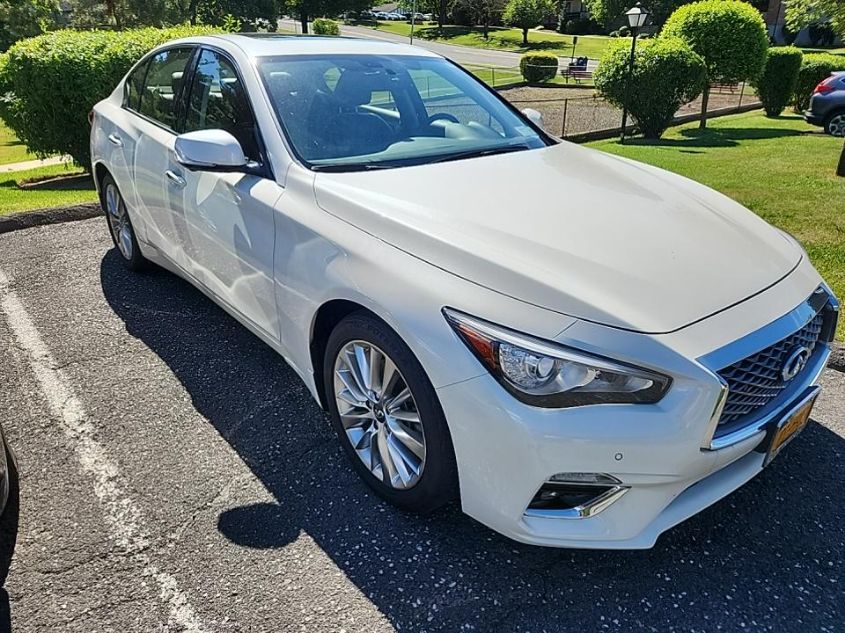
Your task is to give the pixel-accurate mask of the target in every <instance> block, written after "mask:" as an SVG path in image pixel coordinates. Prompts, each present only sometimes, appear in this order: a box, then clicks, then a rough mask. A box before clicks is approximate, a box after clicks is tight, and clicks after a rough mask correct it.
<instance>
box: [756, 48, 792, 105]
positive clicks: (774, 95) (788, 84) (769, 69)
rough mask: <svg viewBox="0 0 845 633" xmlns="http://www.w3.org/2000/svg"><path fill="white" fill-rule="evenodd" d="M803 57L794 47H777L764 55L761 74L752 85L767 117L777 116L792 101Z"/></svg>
mask: <svg viewBox="0 0 845 633" xmlns="http://www.w3.org/2000/svg"><path fill="white" fill-rule="evenodd" d="M803 56H804V55H803V54H802V53H801V49H800V48H795V47H794V46H778V47H776V48H770V49H769V50H768V52H767V53H766V63H765V65H764V66H763V72H761V73H760V76H759V77H757V78H756V79H755V80H754V82H753V84H754V87H755V88H756V89H757V94H758V95H759V96H760V101H761V102H762V103H763V108H764V109H765V110H766V114H767V115H768V116H778V115H779V114H780V113H781V112H783V109H784V108H785V107H786V106H787V105H788V104H789V102H790V101H792V95H793V93H794V92H795V84H796V82H797V81H798V71H799V70H800V69H801V59H802V58H803Z"/></svg>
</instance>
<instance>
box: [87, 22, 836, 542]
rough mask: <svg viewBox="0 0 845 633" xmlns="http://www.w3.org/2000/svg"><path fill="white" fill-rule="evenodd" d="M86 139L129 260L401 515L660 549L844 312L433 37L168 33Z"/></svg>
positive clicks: (767, 248) (793, 406)
mask: <svg viewBox="0 0 845 633" xmlns="http://www.w3.org/2000/svg"><path fill="white" fill-rule="evenodd" d="M91 150H92V156H93V171H94V174H95V176H96V182H97V187H98V190H99V192H100V196H101V201H102V205H103V208H104V210H105V215H106V218H107V220H108V228H109V231H110V233H111V236H112V238H113V240H114V244H115V247H116V249H117V251H118V252H119V254H120V256H121V258H122V260H123V261H124V262H125V264H126V266H127V267H128V268H129V269H131V270H133V271H137V270H141V269H142V268H144V267H145V266H148V265H149V264H150V263H151V262H152V263H155V264H157V265H159V266H162V267H164V268H166V269H169V270H170V271H172V272H174V273H176V274H178V275H181V276H182V277H184V278H185V279H186V280H188V281H189V282H190V283H192V284H194V285H195V286H196V287H198V288H199V289H200V290H202V291H203V292H204V293H206V294H207V295H208V296H209V297H210V298H211V299H213V300H214V301H215V302H217V303H218V304H219V305H220V306H221V307H222V308H223V309H225V310H226V311H227V312H229V313H230V314H231V315H232V316H234V317H235V318H236V319H237V320H238V321H240V322H241V323H242V324H243V325H244V326H245V327H247V328H248V329H249V330H251V331H252V332H254V333H255V334H256V335H257V336H259V337H260V338H261V339H263V340H264V341H265V342H266V343H267V344H268V345H270V346H271V347H272V348H273V349H275V350H276V351H277V352H278V353H279V354H280V355H281V356H282V357H283V358H284V359H285V360H286V361H287V362H288V363H289V364H290V366H291V367H292V368H293V369H294V370H295V371H296V372H297V374H298V375H299V376H300V377H301V379H302V380H303V381H304V383H305V384H306V385H307V386H308V388H309V390H310V391H311V393H312V395H313V397H314V399H315V400H316V402H317V403H318V404H319V406H321V407H322V408H323V409H325V410H326V411H327V412H328V414H329V416H330V418H331V421H332V423H333V425H334V427H335V429H336V431H337V435H338V437H339V441H340V443H341V444H342V445H343V447H344V449H345V451H346V453H347V454H348V456H349V461H350V464H351V465H352V467H354V468H355V469H356V470H357V471H358V473H359V474H360V476H361V477H362V478H363V479H364V481H366V482H367V484H369V486H371V487H372V489H373V490H375V492H377V493H378V494H379V495H381V496H382V497H383V498H385V499H387V500H388V501H390V502H392V503H394V504H396V505H397V506H400V507H402V508H405V509H410V510H415V511H421V512H424V511H429V510H432V509H434V508H437V507H439V506H442V505H444V504H447V503H449V502H452V501H456V502H458V503H459V504H460V507H461V508H462V509H463V510H464V512H466V513H467V514H469V515H471V516H473V517H475V518H476V519H477V520H479V521H481V522H483V523H485V524H486V525H488V526H490V527H492V528H494V529H495V530H498V531H499V532H501V533H503V534H505V535H507V536H509V537H511V538H514V539H517V540H520V541H524V542H527V543H534V544H542V545H552V546H568V547H603V548H647V547H651V546H652V545H653V544H654V543H655V541H656V539H657V537H658V536H659V535H660V534H661V533H662V532H663V531H665V530H667V529H668V528H670V527H671V526H673V525H676V524H677V523H679V522H680V521H683V520H684V519H686V518H687V517H689V516H691V515H693V514H695V513H696V512H698V511H700V510H702V509H703V508H705V507H707V506H708V505H710V504H712V503H713V502H715V501H717V500H718V499H720V498H722V497H724V496H725V495H727V494H728V493H730V492H731V491H733V490H734V489H736V488H737V487H739V486H740V485H742V484H743V483H745V482H746V481H748V480H749V479H750V478H752V477H753V476H755V475H756V474H757V473H759V472H760V470H761V469H762V468H763V467H764V466H765V465H766V464H768V462H769V461H770V460H771V459H772V458H773V457H775V456H776V455H777V454H778V453H779V452H780V451H781V449H782V448H783V447H784V446H785V445H786V444H787V443H788V442H789V441H790V440H791V439H792V438H793V437H795V436H796V434H797V433H798V432H799V431H800V430H801V429H802V427H803V426H804V425H805V424H806V423H807V420H808V417H809V415H810V411H811V408H812V405H813V402H814V400H815V399H816V397H817V395H818V391H819V388H818V386H817V384H816V383H817V380H818V378H819V375H820V374H821V372H822V370H823V368H824V366H825V363H826V361H827V358H828V355H829V353H830V350H829V348H830V341H831V340H832V337H833V334H834V331H835V327H836V320H837V316H838V303H837V301H836V299H835V297H834V296H833V294H832V293H831V291H830V289H829V288H828V287H827V286H826V285H825V283H824V282H823V280H822V279H821V278H820V277H819V275H818V273H817V272H816V271H815V270H814V268H813V267H812V265H811V263H810V261H809V259H808V257H807V254H806V253H805V252H804V250H803V249H802V248H801V246H800V245H799V244H798V243H797V242H796V241H795V240H794V239H793V238H792V237H790V236H789V235H787V234H785V233H783V232H781V231H779V230H777V229H775V228H773V227H771V226H769V225H768V224H766V223H765V222H764V221H763V220H761V219H760V218H758V217H757V216H755V215H754V214H753V213H751V212H749V211H748V210H746V209H744V208H742V207H741V206H740V205H738V204H737V203H736V202H733V201H732V200H730V199H729V198H727V197H725V196H723V195H721V194H719V193H717V192H715V191H712V190H710V189H708V188H707V187H704V186H702V185H700V184H697V183H695V182H693V181H691V180H687V179H685V178H682V177H680V176H677V175H673V174H670V173H668V172H665V171H662V170H660V169H656V168H654V167H650V166H647V165H642V164H639V163H636V162H633V161H630V160H626V159H623V158H619V157H614V156H610V155H607V154H603V153H600V152H597V151H594V150H591V149H588V148H585V147H582V146H578V145H574V144H570V143H567V142H562V141H560V140H559V139H556V138H554V137H552V136H550V135H548V134H547V133H545V132H544V131H543V129H542V125H541V119H540V117H539V115H538V113H536V112H524V113H523V112H519V111H517V110H515V109H514V108H513V107H512V106H511V105H510V104H508V103H507V102H506V101H505V100H503V99H502V98H501V97H500V96H499V95H498V94H496V93H495V92H494V91H492V90H491V89H489V88H488V87H487V86H485V85H484V84H483V83H481V82H480V81H478V80H477V79H475V78H474V77H473V76H471V75H470V74H468V73H467V72H465V71H464V70H463V69H461V68H460V67H458V66H456V65H455V64H453V63H451V62H449V61H447V60H446V59H444V58H442V57H440V56H438V55H435V54H433V53H430V52H428V51H425V50H422V49H419V48H414V47H408V46H400V45H395V44H390V43H385V42H372V41H366V40H352V39H343V38H331V39H327V38H314V37H311V38H309V37H284V36H249V35H226V36H204V37H196V38H188V39H183V40H179V41H174V42H170V43H168V44H166V45H164V46H162V47H159V48H157V49H155V50H153V51H151V52H150V53H149V54H148V55H146V56H145V57H144V58H143V59H141V60H140V61H139V62H138V63H137V64H136V65H135V66H134V67H133V68H132V69H131V70H130V71H129V73H128V74H127V75H126V77H125V78H124V80H123V81H121V82H120V84H119V85H118V86H117V87H116V88H115V90H114V92H113V93H112V94H111V95H110V96H109V97H108V98H106V99H105V100H103V101H101V102H100V103H98V104H97V105H96V107H95V108H94V111H93V113H92V131H91ZM738 512H741V510H739V511H738ZM737 520H738V521H741V518H739V517H738V518H737Z"/></svg>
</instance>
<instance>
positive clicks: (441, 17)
mask: <svg viewBox="0 0 845 633" xmlns="http://www.w3.org/2000/svg"><path fill="white" fill-rule="evenodd" d="M445 24H446V0H440V11H439V12H438V13H437V28H438V29H440V33H441V34H442V33H443V26H444V25H445Z"/></svg>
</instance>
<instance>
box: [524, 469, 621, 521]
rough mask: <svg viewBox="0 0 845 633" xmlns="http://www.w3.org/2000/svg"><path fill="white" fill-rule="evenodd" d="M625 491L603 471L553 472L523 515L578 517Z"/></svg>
mask: <svg viewBox="0 0 845 633" xmlns="http://www.w3.org/2000/svg"><path fill="white" fill-rule="evenodd" d="M626 492H628V487H627V486H623V485H622V482H621V481H619V480H618V479H616V477H613V476H611V475H607V474H603V473H557V474H555V475H552V476H551V477H550V478H549V481H547V482H546V483H544V484H543V485H542V486H540V489H539V490H538V491H537V493H536V494H535V495H534V498H533V499H531V503H529V504H528V509H527V510H526V511H525V515H526V516H535V517H544V518H564V519H582V518H586V517H591V516H595V515H596V514H598V513H599V512H601V511H602V510H604V509H606V508H607V507H609V506H610V505H611V504H613V503H614V502H616V501H617V500H619V499H620V498H621V497H622V495H624V494H625V493H626Z"/></svg>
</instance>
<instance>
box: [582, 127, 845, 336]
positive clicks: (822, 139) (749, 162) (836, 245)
mask: <svg viewBox="0 0 845 633" xmlns="http://www.w3.org/2000/svg"><path fill="white" fill-rule="evenodd" d="M697 125H698V124H697V123H695V124H691V125H686V126H681V127H678V128H674V129H671V130H669V131H668V132H667V133H666V135H665V137H664V138H663V139H662V140H660V141H656V142H648V141H645V140H634V141H630V142H629V143H626V144H625V145H620V144H619V142H618V141H615V140H614V141H597V142H594V143H591V145H592V146H593V147H595V148H597V149H601V150H603V151H606V152H611V153H613V154H621V155H623V156H627V157H629V158H633V159H636V160H639V161H643V162H645V163H650V164H652V165H656V166H658V167H662V168H664V169H668V170H671V171H674V172H677V173H679V174H683V175H684V176H688V177H690V178H693V179H695V180H698V181H700V182H702V183H704V184H705V185H708V186H710V187H713V188H714V189H717V190H719V191H721V192H722V193H725V194H727V195H728V196H730V197H731V198H734V199H735V200H737V201H739V202H740V203H742V204H743V205H745V206H747V207H748V208H749V209H751V210H752V211H754V212H755V213H757V214H758V215H759V216H761V217H762V218H764V219H765V220H767V221H769V222H771V223H772V224H774V225H775V226H778V227H780V228H782V229H784V230H786V231H788V232H789V233H791V234H792V235H794V236H795V237H797V238H798V239H799V240H800V241H801V242H802V243H803V244H804V247H805V248H806V249H807V251H808V253H809V254H810V258H811V259H812V261H813V263H814V264H815V266H816V268H817V269H818V270H819V272H820V273H821V274H822V276H823V277H824V278H825V279H826V280H827V282H828V283H829V284H830V285H831V286H832V287H833V289H834V291H835V292H836V294H837V295H838V296H840V297H843V296H845V178H837V177H836V176H835V170H836V163H837V161H838V159H839V152H840V151H841V150H842V139H838V138H834V137H831V136H826V135H824V134H821V133H820V132H819V128H815V127H813V126H810V125H808V124H806V123H804V121H803V120H802V119H801V118H800V117H798V116H797V115H784V116H781V117H779V118H776V119H768V118H766V117H765V116H763V115H762V114H760V113H758V112H749V113H746V114H739V115H735V116H728V117H723V118H719V119H714V120H712V121H710V122H708V129H707V130H705V131H703V132H702V131H700V130H699V129H698V128H697ZM837 338H839V339H840V340H843V339H845V319H843V320H840V324H839V330H838V332H837Z"/></svg>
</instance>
